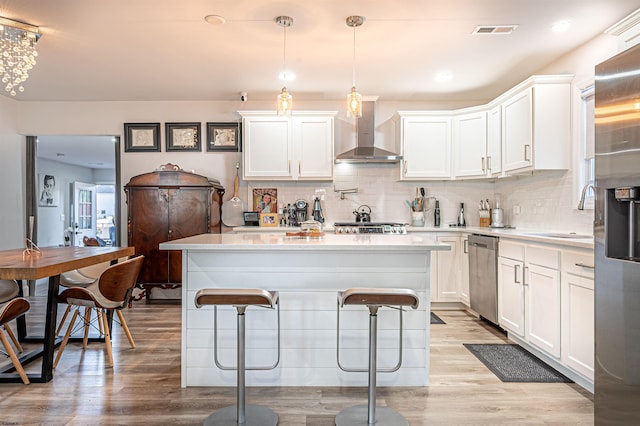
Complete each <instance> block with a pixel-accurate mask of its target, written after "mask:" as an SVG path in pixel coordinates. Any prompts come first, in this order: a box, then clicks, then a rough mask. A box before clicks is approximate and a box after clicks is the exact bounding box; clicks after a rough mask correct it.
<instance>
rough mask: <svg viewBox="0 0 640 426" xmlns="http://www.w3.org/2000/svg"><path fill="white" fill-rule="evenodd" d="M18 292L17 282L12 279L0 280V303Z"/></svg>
mask: <svg viewBox="0 0 640 426" xmlns="http://www.w3.org/2000/svg"><path fill="white" fill-rule="evenodd" d="M19 292H20V287H18V283H17V282H15V281H13V280H0V303H4V302H6V301H8V300H11V299H13V298H14V297H16V296H17V295H18V293H19Z"/></svg>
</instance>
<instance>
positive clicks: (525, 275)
mask: <svg viewBox="0 0 640 426" xmlns="http://www.w3.org/2000/svg"><path fill="white" fill-rule="evenodd" d="M528 270H529V267H528V266H525V267H524V273H523V274H522V285H523V286H526V285H528V284H527V271H528Z"/></svg>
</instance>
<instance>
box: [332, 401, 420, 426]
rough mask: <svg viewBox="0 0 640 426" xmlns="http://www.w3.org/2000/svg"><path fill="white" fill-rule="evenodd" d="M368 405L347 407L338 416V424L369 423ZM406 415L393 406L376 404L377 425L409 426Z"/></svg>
mask: <svg viewBox="0 0 640 426" xmlns="http://www.w3.org/2000/svg"><path fill="white" fill-rule="evenodd" d="M368 415H369V406H368V405H355V406H353V407H349V408H345V409H344V410H342V411H340V412H339V413H338V415H337V416H336V426H355V425H367V424H368V423H367V421H368V419H367V417H368ZM408 425H409V422H407V419H405V418H404V416H403V415H402V414H400V413H398V412H397V411H396V410H394V409H393V408H389V407H380V406H376V422H375V426H408Z"/></svg>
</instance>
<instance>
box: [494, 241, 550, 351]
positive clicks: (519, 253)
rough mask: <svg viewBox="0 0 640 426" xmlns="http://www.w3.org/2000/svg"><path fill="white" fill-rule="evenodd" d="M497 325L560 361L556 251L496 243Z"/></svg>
mask: <svg viewBox="0 0 640 426" xmlns="http://www.w3.org/2000/svg"><path fill="white" fill-rule="evenodd" d="M499 253H500V257H499V258H498V317H499V322H500V325H501V326H502V327H503V328H505V329H507V330H508V331H510V332H512V333H514V334H515V335H517V336H520V337H522V338H524V340H525V341H526V342H527V343H529V344H531V345H533V346H535V347H536V348H537V349H540V350H542V351H544V352H545V353H547V354H549V355H551V356H552V357H554V358H560V343H561V342H560V301H561V299H560V251H559V250H557V249H555V248H551V247H546V246H543V245H537V244H521V243H516V242H512V241H502V240H501V241H500V247H499Z"/></svg>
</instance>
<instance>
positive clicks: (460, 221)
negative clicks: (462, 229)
mask: <svg viewBox="0 0 640 426" xmlns="http://www.w3.org/2000/svg"><path fill="white" fill-rule="evenodd" d="M458 226H466V223H465V221H464V203H460V213H459V214H458Z"/></svg>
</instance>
